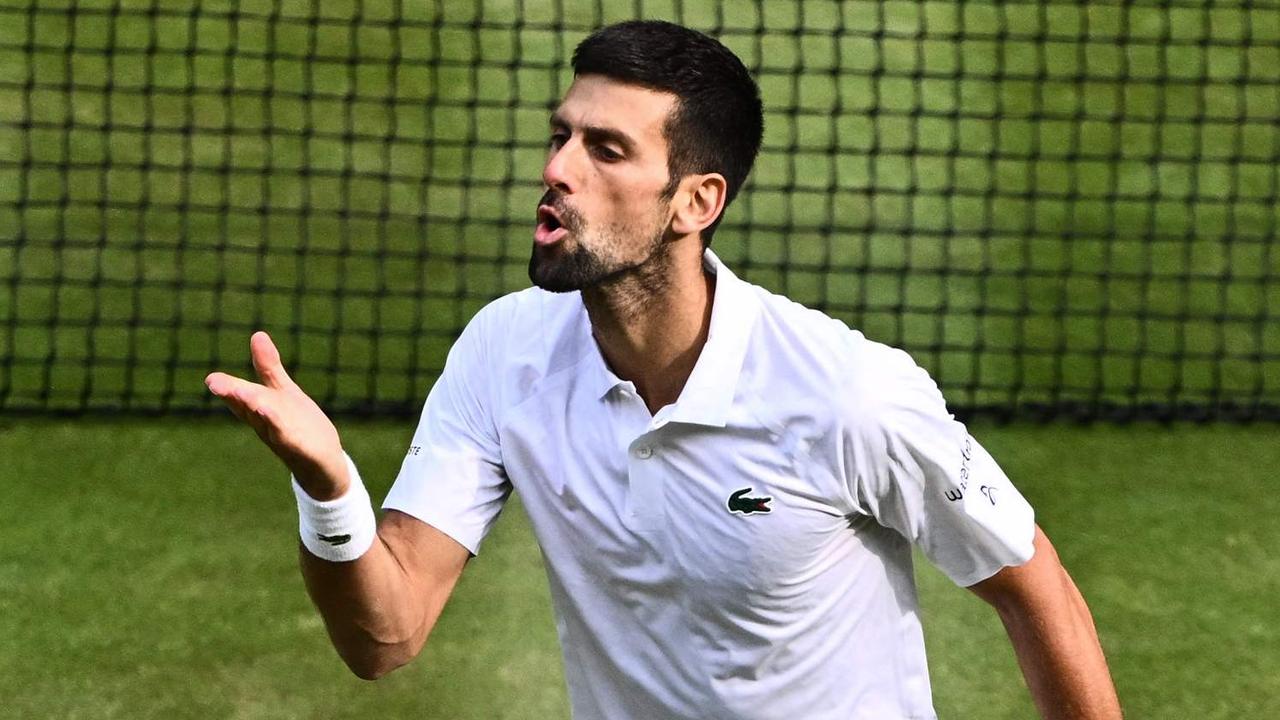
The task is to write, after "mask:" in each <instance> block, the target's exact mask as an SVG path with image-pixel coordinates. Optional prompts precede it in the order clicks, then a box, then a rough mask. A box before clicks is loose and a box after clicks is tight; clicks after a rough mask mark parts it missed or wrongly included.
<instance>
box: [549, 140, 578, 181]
mask: <svg viewBox="0 0 1280 720" xmlns="http://www.w3.org/2000/svg"><path fill="white" fill-rule="evenodd" d="M578 150H581V146H579V145H578V144H577V143H575V142H574V141H573V140H572V139H570V140H568V141H567V142H565V144H564V145H561V146H560V147H559V148H556V149H554V150H551V151H550V152H549V153H548V155H547V162H546V164H545V165H543V166H542V183H543V184H544V185H546V186H547V187H549V188H555V189H556V190H559V191H560V192H564V193H570V192H573V191H574V190H575V189H576V186H577V182H576V181H575V180H574V174H573V173H574V170H573V168H574V157H575V154H576V153H577V152H578Z"/></svg>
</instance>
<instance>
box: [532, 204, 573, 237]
mask: <svg viewBox="0 0 1280 720" xmlns="http://www.w3.org/2000/svg"><path fill="white" fill-rule="evenodd" d="M568 234H569V230H568V229H567V228H566V227H565V226H564V221H562V220H561V219H560V213H558V212H556V209H555V208H553V207H551V206H550V205H539V206H538V226H537V228H535V229H534V231H533V241H534V242H535V243H537V244H538V245H553V244H555V243H557V242H559V241H560V240H561V239H562V238H564V236H565V235H568Z"/></svg>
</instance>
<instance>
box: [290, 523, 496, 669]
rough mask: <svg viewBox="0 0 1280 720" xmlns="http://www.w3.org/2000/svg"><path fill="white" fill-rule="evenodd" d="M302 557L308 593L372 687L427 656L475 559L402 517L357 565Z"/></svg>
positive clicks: (345, 655)
mask: <svg viewBox="0 0 1280 720" xmlns="http://www.w3.org/2000/svg"><path fill="white" fill-rule="evenodd" d="M299 551H300V553H301V565H302V577H303V580H304V581H305V582H306V585H307V592H308V593H309V594H310V595H311V600H312V602H314V603H315V605H316V608H317V609H318V610H319V611H320V615H321V616H322V617H323V618H324V622H325V627H326V628H328V630H329V637H330V638H331V639H332V640H333V645H334V647H335V648H337V650H338V654H339V655H340V656H342V659H343V661H344V662H346V664H347V666H348V667H350V668H351V671H352V672H354V673H355V674H356V675H358V676H360V677H362V678H364V679H366V680H372V679H374V678H377V677H381V676H382V675H385V674H387V673H388V672H390V671H392V670H394V669H396V668H398V667H400V666H401V665H404V664H405V663H407V662H409V661H410V660H412V659H413V658H414V656H416V655H417V654H418V652H419V651H421V650H422V646H423V645H424V644H425V643H426V641H427V635H428V634H429V633H430V632H431V628H432V627H434V626H435V622H436V619H437V618H439V617H440V611H441V610H443V609H444V604H445V601H446V600H447V599H448V597H449V595H450V593H452V592H453V588H454V586H455V585H456V584H457V582H458V578H459V577H460V576H461V575H462V570H463V568H464V567H466V564H467V560H468V559H469V558H470V557H471V555H470V553H469V552H468V551H467V549H466V548H464V547H462V546H461V545H459V544H458V543H457V542H455V541H454V540H453V539H452V538H450V537H449V536H447V535H445V534H444V533H442V532H440V531H439V530H436V529H435V528H433V527H431V526H429V525H427V524H425V523H423V522H422V521H420V520H418V519H416V518H413V517H410V516H408V515H405V514H403V513H399V512H396V511H394V510H393V511H389V512H388V513H387V514H386V515H385V516H384V517H383V518H382V522H381V523H379V525H378V535H377V537H376V538H375V539H374V542H373V545H372V546H370V547H369V550H368V551H367V552H366V553H365V554H364V555H361V556H360V558H358V559H357V560H353V561H351V562H329V561H327V560H322V559H320V558H317V557H315V556H314V555H312V554H311V553H310V552H309V551H308V550H307V549H306V548H305V547H301V548H299Z"/></svg>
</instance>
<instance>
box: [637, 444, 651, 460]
mask: <svg viewBox="0 0 1280 720" xmlns="http://www.w3.org/2000/svg"><path fill="white" fill-rule="evenodd" d="M652 456H653V448H651V447H649V446H648V445H641V446H640V447H638V448H636V457H638V458H640V459H641V460H648V459H649V458H650V457H652Z"/></svg>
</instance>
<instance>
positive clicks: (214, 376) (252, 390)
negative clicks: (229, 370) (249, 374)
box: [204, 372, 267, 419]
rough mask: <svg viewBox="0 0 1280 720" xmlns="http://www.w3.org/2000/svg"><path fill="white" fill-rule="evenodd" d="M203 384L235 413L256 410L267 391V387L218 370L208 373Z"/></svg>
mask: <svg viewBox="0 0 1280 720" xmlns="http://www.w3.org/2000/svg"><path fill="white" fill-rule="evenodd" d="M204 384H205V385H206V386H207V387H208V388H209V392H211V393H213V394H214V395H217V396H218V397H220V398H222V400H223V402H225V403H226V404H227V405H228V406H229V407H230V408H231V409H232V410H233V411H237V412H236V414H237V415H240V414H241V412H257V410H258V409H259V407H260V406H261V405H262V400H263V398H264V396H265V395H266V393H267V388H265V387H263V386H261V385H259V384H257V383H252V382H249V381H248V380H241V379H240V378H238V377H234V376H232V375H228V374H226V373H220V372H215V373H209V376H208V377H206V378H205V379H204ZM241 417H242V419H243V416H241Z"/></svg>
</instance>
